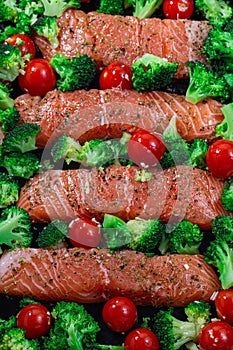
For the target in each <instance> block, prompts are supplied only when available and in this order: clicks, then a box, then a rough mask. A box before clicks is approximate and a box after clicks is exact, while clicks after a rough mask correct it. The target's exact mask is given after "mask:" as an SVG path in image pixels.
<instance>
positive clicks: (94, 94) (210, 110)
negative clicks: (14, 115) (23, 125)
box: [15, 89, 223, 148]
mask: <svg viewBox="0 0 233 350" xmlns="http://www.w3.org/2000/svg"><path fill="white" fill-rule="evenodd" d="M15 107H16V108H17V110H18V111H19V113H20V117H21V121H22V122H28V123H36V124H38V125H40V127H41V128H42V131H41V132H40V133H39V135H38V137H37V146H38V147H40V148H43V147H45V145H46V144H47V142H50V143H51V142H54V140H55V139H57V138H58V137H59V136H61V134H63V133H66V134H68V135H70V136H72V137H73V138H75V139H76V140H79V141H80V142H81V143H83V142H85V141H87V140H90V139H95V138H106V137H112V138H117V137H121V136H122V133H123V132H124V131H126V132H129V133H132V132H133V131H135V130H136V129H138V128H143V129H146V130H149V131H153V132H158V133H162V132H163V131H164V130H165V129H166V127H167V126H168V124H169V121H170V120H171V118H172V117H175V118H176V122H177V129H178V132H179V133H180V135H181V136H182V137H183V138H184V139H186V140H189V141H190V140H193V139H195V138H203V139H208V140H210V141H211V140H213V139H214V138H215V128H216V125H218V124H219V123H220V122H221V121H222V120H223V114H222V112H221V107H222V104H221V103H219V102H217V101H215V100H211V99H206V100H204V101H202V102H199V103H198V104H196V105H193V104H191V103H189V102H187V101H186V100H185V97H184V96H180V95H175V94H169V93H167V92H159V91H155V92H151V93H139V92H137V91H134V90H128V91H126V90H124V91H122V90H115V89H111V90H102V91H101V90H100V91H99V90H95V89H94V90H90V91H85V90H77V91H72V92H61V91H58V90H53V91H50V92H48V93H47V95H46V96H45V97H44V98H42V99H41V98H40V97H33V96H30V95H29V94H26V95H21V96H19V97H18V98H16V100H15Z"/></svg>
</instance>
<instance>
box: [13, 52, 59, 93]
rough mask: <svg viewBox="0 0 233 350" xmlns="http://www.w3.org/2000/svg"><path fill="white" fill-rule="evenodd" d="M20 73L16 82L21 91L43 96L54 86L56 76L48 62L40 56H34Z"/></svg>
mask: <svg viewBox="0 0 233 350" xmlns="http://www.w3.org/2000/svg"><path fill="white" fill-rule="evenodd" d="M24 70H25V73H24V74H20V75H19V77H18V83H19V86H20V88H21V90H22V91H24V92H28V93H29V94H30V95H32V96H44V95H45V94H46V93H47V92H48V91H50V90H53V89H54V88H55V86H56V76H55V73H54V71H53V68H52V67H51V66H50V64H49V63H48V62H47V61H45V60H44V59H42V58H34V59H33V60H31V61H30V62H29V63H28V64H27V66H26V68H25V69H24Z"/></svg>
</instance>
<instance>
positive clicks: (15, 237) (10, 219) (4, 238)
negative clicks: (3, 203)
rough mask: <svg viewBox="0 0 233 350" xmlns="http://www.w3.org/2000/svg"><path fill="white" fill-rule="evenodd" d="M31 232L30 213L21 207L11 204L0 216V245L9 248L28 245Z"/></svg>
mask: <svg viewBox="0 0 233 350" xmlns="http://www.w3.org/2000/svg"><path fill="white" fill-rule="evenodd" d="M32 238H33V234H32V230H31V222H30V215H29V214H28V212H27V211H26V210H24V209H22V208H19V207H16V206H11V207H10V208H6V209H4V210H3V211H2V214H1V216H0V245H3V244H4V245H6V246H8V247H10V248H22V247H29V246H30V244H31V242H32Z"/></svg>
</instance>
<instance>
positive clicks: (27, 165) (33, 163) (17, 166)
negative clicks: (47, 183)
mask: <svg viewBox="0 0 233 350" xmlns="http://www.w3.org/2000/svg"><path fill="white" fill-rule="evenodd" d="M2 165H3V166H4V167H5V168H6V170H7V171H8V173H9V175H12V176H15V177H22V178H24V179H29V178H30V177H31V176H32V175H34V174H36V173H38V172H39V167H40V160H39V159H38V157H37V156H36V155H35V154H33V153H30V152H28V153H20V152H9V153H7V154H5V155H3V161H2Z"/></svg>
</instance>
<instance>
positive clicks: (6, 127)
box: [0, 107, 20, 133]
mask: <svg viewBox="0 0 233 350" xmlns="http://www.w3.org/2000/svg"><path fill="white" fill-rule="evenodd" d="M19 121H20V115H19V111H18V110H17V109H16V108H15V107H11V108H8V109H5V110H0V124H1V128H2V131H3V132H4V133H6V132H8V131H10V130H12V129H14V127H15V126H16V124H17V123H18V122H19Z"/></svg>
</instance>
